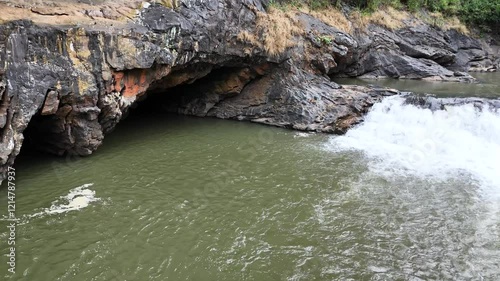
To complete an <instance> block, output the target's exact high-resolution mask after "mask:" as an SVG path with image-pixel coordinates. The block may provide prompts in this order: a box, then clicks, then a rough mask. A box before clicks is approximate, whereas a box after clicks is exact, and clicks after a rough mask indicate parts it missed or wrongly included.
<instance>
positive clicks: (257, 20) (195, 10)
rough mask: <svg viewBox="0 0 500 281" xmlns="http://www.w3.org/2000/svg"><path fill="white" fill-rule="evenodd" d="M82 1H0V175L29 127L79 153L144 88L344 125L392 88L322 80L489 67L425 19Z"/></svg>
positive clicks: (322, 127) (263, 118)
mask: <svg viewBox="0 0 500 281" xmlns="http://www.w3.org/2000/svg"><path fill="white" fill-rule="evenodd" d="M95 2H99V1H95ZM95 2H94V3H81V2H80V1H76V0H75V1H70V0H67V1H62V2H61V1H57V2H50V1H44V2H43V4H40V3H38V4H37V5H34V4H33V3H32V2H30V1H10V0H4V1H0V9H2V10H3V11H4V13H3V14H2V16H1V17H0V20H2V23H1V24H0V81H1V82H0V96H1V98H2V99H1V102H0V131H1V138H2V142H1V144H0V174H2V175H3V174H4V173H5V170H6V168H7V167H8V165H12V164H13V163H14V160H15V157H16V156H17V155H18V154H19V152H20V149H21V146H22V143H23V139H24V135H23V132H25V130H26V128H28V126H29V132H30V136H29V137H30V139H31V141H32V142H33V143H34V144H35V145H36V146H37V147H38V148H39V149H41V150H44V151H47V152H50V153H54V154H57V155H64V154H77V155H89V154H91V153H92V152H93V151H95V150H96V149H97V148H98V147H99V146H100V145H101V144H102V142H103V139H104V136H105V135H106V134H107V133H109V132H111V131H112V130H113V128H114V127H115V126H116V125H117V124H118V122H120V120H121V119H122V118H123V116H124V115H125V114H126V113H127V111H128V110H129V109H130V108H131V107H132V106H136V105H137V104H138V103H140V101H141V100H143V99H145V98H147V97H148V96H151V95H155V96H158V95H161V100H162V102H164V103H165V108H167V109H168V110H170V111H173V112H178V113H181V114H190V115H196V116H213V117H218V118H231V119H237V120H248V121H253V122H258V123H264V124H269V125H275V126H281V127H286V128H294V129H298V130H310V131H320V132H328V133H343V132H345V131H346V130H347V129H348V128H349V127H351V126H353V125H354V124H357V123H359V122H361V121H362V118H363V114H364V113H366V112H367V110H368V109H369V108H370V107H371V106H372V105H373V104H374V103H375V102H377V101H379V100H380V99H381V98H382V97H384V96H386V95H392V94H395V93H396V92H395V91H390V90H387V89H375V88H364V87H358V86H340V85H337V84H336V83H334V82H332V80H331V78H332V77H336V76H349V77H354V76H363V77H370V78H373V77H376V78H384V77H393V78H411V79H433V80H449V81H461V82H471V81H473V78H472V77H471V76H469V75H468V74H467V71H468V70H488V71H494V70H496V68H498V50H497V49H494V48H493V47H490V45H489V44H485V43H484V42H481V41H479V40H476V39H473V38H471V37H468V36H466V35H463V34H461V33H459V32H457V31H454V30H450V31H443V30H440V29H438V28H433V27H430V26H429V25H427V24H425V23H418V22H416V23H415V22H411V23H408V24H407V25H406V26H404V27H401V28H399V29H397V30H391V29H388V28H386V27H383V26H380V25H376V24H369V25H368V26H365V27H362V28H361V27H359V28H353V31H352V32H350V33H348V32H343V31H340V30H339V29H337V28H336V27H334V26H332V25H330V24H328V23H327V22H326V21H322V20H320V19H319V18H317V17H314V16H312V15H311V14H308V13H304V12H298V11H297V12H293V11H287V12H284V11H278V10H273V12H269V7H268V5H269V3H268V0H179V1H159V3H148V2H144V3H142V2H138V1H132V0H130V1H127V0H121V1H116V2H113V4H105V3H106V2H105V1H104V2H103V1H100V2H103V3H101V4H99V3H97V4H96V3H95Z"/></svg>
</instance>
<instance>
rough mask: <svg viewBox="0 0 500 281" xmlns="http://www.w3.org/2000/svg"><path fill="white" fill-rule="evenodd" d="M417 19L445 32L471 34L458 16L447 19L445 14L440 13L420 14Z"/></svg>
mask: <svg viewBox="0 0 500 281" xmlns="http://www.w3.org/2000/svg"><path fill="white" fill-rule="evenodd" d="M417 17H418V18H419V19H420V20H422V21H423V22H425V23H427V24H429V25H432V26H436V27H439V28H441V29H443V30H451V29H454V30H456V31H458V32H460V33H462V34H466V35H468V34H470V30H469V29H468V28H467V26H465V24H463V23H462V22H461V21H460V19H458V18H457V17H456V16H454V17H445V16H444V15H443V14H441V13H439V12H435V13H419V14H417Z"/></svg>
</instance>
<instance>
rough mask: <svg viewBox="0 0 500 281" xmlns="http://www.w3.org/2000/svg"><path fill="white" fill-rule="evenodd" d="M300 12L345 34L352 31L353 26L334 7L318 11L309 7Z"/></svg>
mask: <svg viewBox="0 0 500 281" xmlns="http://www.w3.org/2000/svg"><path fill="white" fill-rule="evenodd" d="M300 11H301V12H303V13H306V14H309V15H311V16H313V17H315V18H317V19H319V20H321V21H323V22H324V23H326V24H328V25H330V26H333V27H335V28H337V29H338V30H340V31H343V32H345V33H350V32H351V30H352V24H351V22H350V21H349V20H348V19H347V17H346V16H345V15H344V13H342V12H341V11H339V10H338V9H335V8H333V7H330V8H327V9H322V10H318V11H315V10H311V9H309V8H308V7H302V8H301V9H300Z"/></svg>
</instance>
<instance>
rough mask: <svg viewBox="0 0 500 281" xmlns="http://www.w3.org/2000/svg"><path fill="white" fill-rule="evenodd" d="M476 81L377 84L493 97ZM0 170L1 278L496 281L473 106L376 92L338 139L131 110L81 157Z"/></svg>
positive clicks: (495, 154)
mask: <svg viewBox="0 0 500 281" xmlns="http://www.w3.org/2000/svg"><path fill="white" fill-rule="evenodd" d="M479 77H480V79H481V80H482V81H484V83H483V84H474V85H462V84H452V83H439V84H436V83H424V82H420V81H419V82H415V81H410V82H401V81H400V82H401V84H397V85H394V84H390V85H392V86H393V87H396V88H408V89H405V90H415V89H413V88H412V87H417V88H418V89H422V90H423V91H426V92H433V93H435V94H442V95H447V96H449V95H453V93H456V95H459V96H486V97H500V90H499V88H500V87H499V84H500V83H498V82H497V81H498V80H500V75H498V74H483V75H479ZM379 82H380V81H377V82H376V83H379ZM393 82H394V81H392V80H391V81H386V82H384V83H393ZM356 83H359V81H356ZM370 83H373V82H370ZM408 83H410V84H408ZM411 83H416V84H411ZM495 84H496V85H495ZM429 89H430V90H429ZM481 89H483V90H481ZM484 89H488V90H484ZM389 107H390V108H392V109H391V110H390V111H389V110H388V109H387V108H389ZM15 168H16V172H17V174H16V187H17V189H16V207H17V209H16V216H17V217H18V218H20V221H19V224H18V226H17V229H16V273H15V274H14V275H12V274H10V273H9V272H7V268H8V265H7V261H8V258H7V257H6V256H5V254H7V253H8V250H9V249H8V248H9V246H8V245H7V243H6V242H7V239H8V233H7V230H6V225H7V222H6V221H5V220H4V221H0V224H1V225H0V226H1V231H0V241H1V242H0V250H1V252H2V257H1V258H0V262H1V263H0V264H1V267H0V269H1V272H0V276H1V277H2V280H23V281H56V280H64V281H65V280H75V281H90V280H95V281H97V280H116V281H148V280H201V281H205V280H206V281H209V280H262V281H266V280H269V281H271V280H500V238H499V237H500V212H499V210H500V114H498V113H495V112H494V111H490V110H486V109H484V110H482V111H478V110H477V109H474V108H473V107H468V106H462V107H456V108H453V109H450V110H449V111H448V112H441V113H439V112H438V113H432V112H430V111H427V110H423V109H418V108H415V107H411V106H406V105H403V104H401V101H400V100H398V98H392V99H391V98H389V99H388V100H387V101H386V102H384V103H382V104H380V107H376V108H374V110H373V112H372V113H370V115H369V116H368V117H367V122H366V124H363V125H360V126H359V127H357V128H356V129H353V130H352V131H351V132H349V134H347V135H346V136H342V137H336V136H330V135H324V134H306V133H300V132H294V131H290V130H284V129H279V128H274V127H267V126H262V125H258V124H251V123H242V122H236V121H227V120H216V119H199V118H193V117H182V116H175V115H169V114H164V113H155V112H149V113H144V112H142V113H137V114H134V113H132V114H131V116H130V118H128V119H126V120H125V121H124V122H123V123H122V124H120V125H119V126H118V128H117V130H116V131H115V132H113V133H112V134H110V135H109V136H107V138H106V139H105V143H104V145H103V146H102V147H101V148H100V149H99V150H98V151H97V152H96V153H95V154H94V155H92V156H90V157H86V158H81V159H76V158H56V157H51V156H46V155H38V154H28V153H24V154H23V155H21V156H20V157H19V159H18V160H17V162H16V165H15ZM5 184H6V183H4V186H2V188H1V189H0V208H1V211H0V214H1V215H5V214H6V211H7V201H8V200H7V189H6V188H5Z"/></svg>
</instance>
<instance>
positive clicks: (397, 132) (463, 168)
mask: <svg viewBox="0 0 500 281" xmlns="http://www.w3.org/2000/svg"><path fill="white" fill-rule="evenodd" d="M327 147H328V149H331V150H334V151H347V150H356V151H362V152H363V154H364V155H365V156H367V158H368V159H369V160H368V161H369V163H368V166H369V167H370V169H371V170H373V171H376V172H378V173H382V174H383V173H386V174H387V173H388V174H394V173H404V174H411V175H415V176H421V177H433V178H437V179H441V180H447V179H450V178H454V177H457V176H462V177H463V176H464V175H468V176H470V177H471V179H472V180H473V181H475V182H477V183H478V184H479V185H480V186H482V187H484V188H486V189H488V190H489V191H490V192H489V195H494V196H496V197H500V114H499V113H498V112H494V111H493V110H490V109H488V108H484V109H483V110H479V109H477V108H475V107H474V106H473V105H461V106H449V107H446V108H445V110H439V111H434V112H433V111H431V110H429V109H422V108H419V107H416V106H413V105H405V104H404V99H403V98H402V97H397V96H396V97H390V98H387V99H385V100H384V101H382V102H381V103H379V104H376V105H375V106H374V107H373V108H372V110H371V111H370V112H369V113H368V115H367V116H366V119H365V121H364V122H363V123H362V124H361V125H359V126H358V127H356V128H354V129H352V130H350V131H349V132H348V133H347V134H346V135H345V136H341V137H334V138H332V139H331V140H330V142H329V143H328V145H327Z"/></svg>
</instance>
